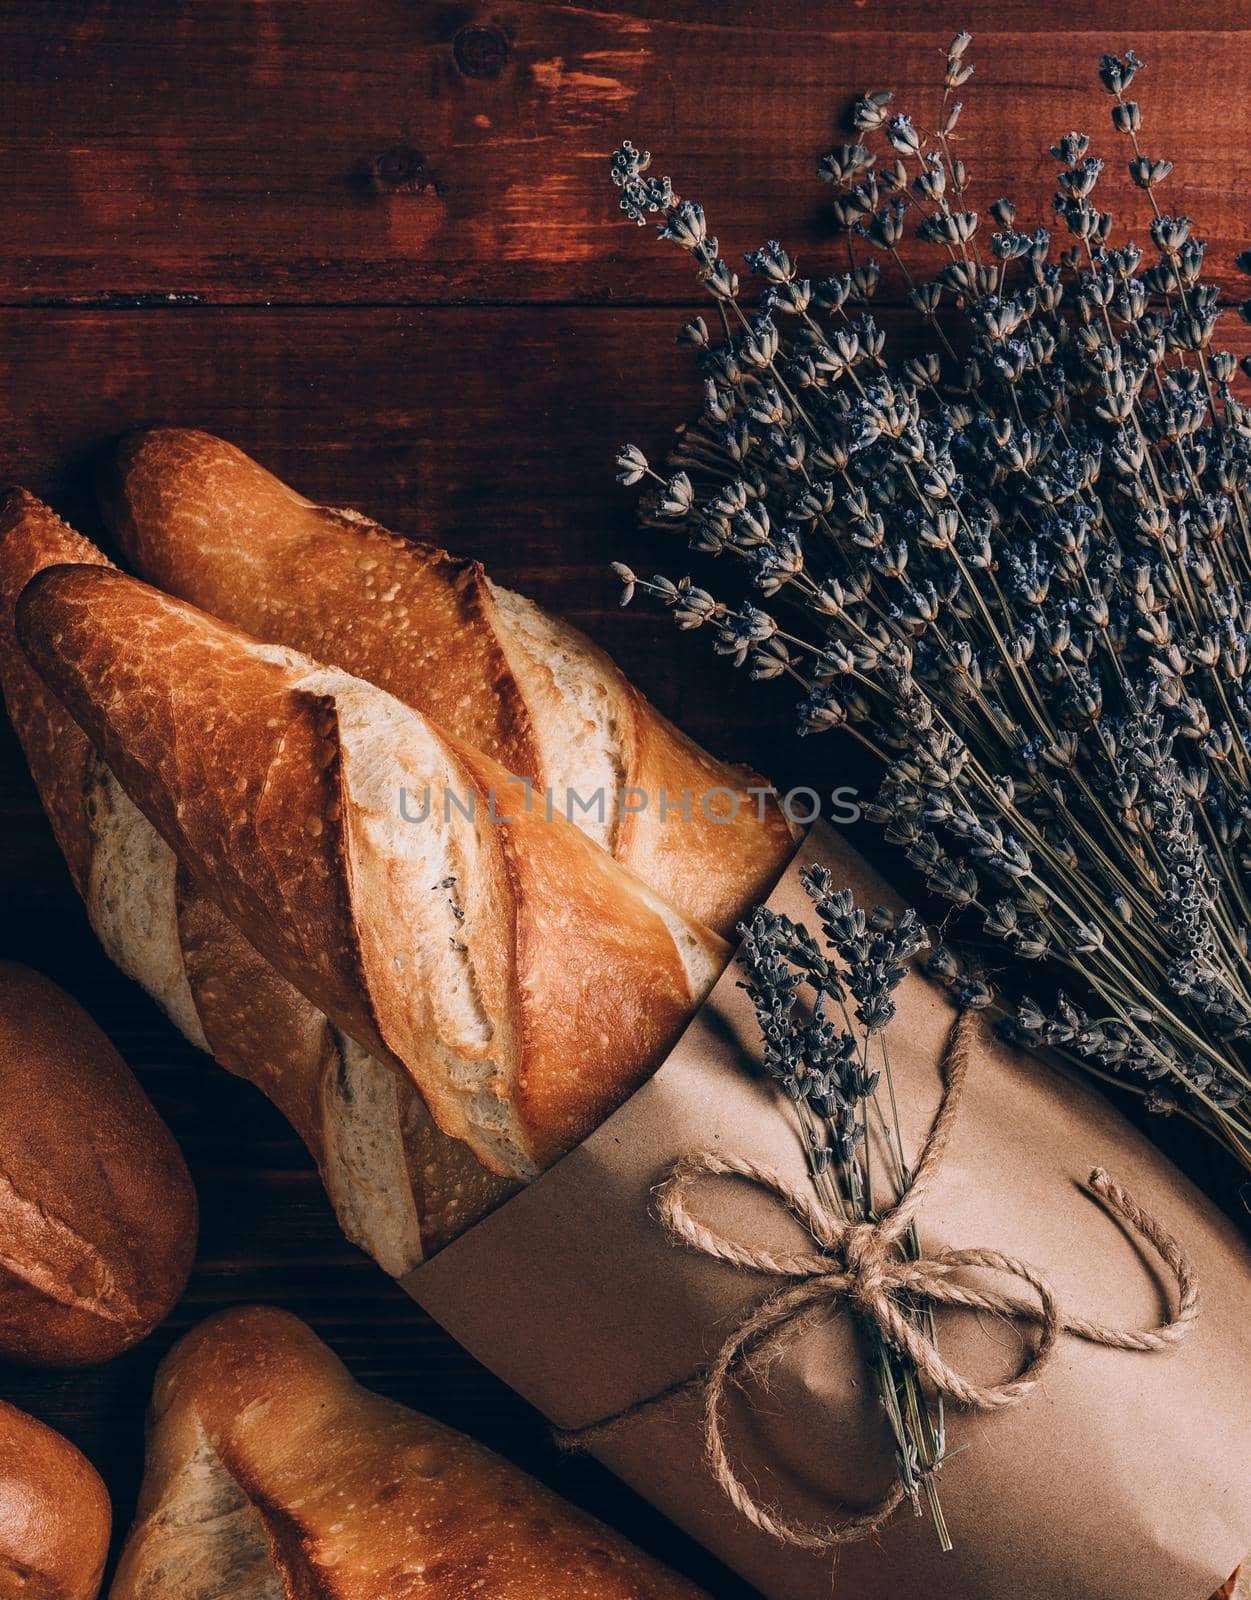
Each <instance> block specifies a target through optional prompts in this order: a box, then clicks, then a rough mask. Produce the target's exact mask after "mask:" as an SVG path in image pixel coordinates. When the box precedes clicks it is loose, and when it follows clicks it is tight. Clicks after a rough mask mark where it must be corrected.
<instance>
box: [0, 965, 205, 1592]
mask: <svg viewBox="0 0 1251 1600" xmlns="http://www.w3.org/2000/svg"><path fill="white" fill-rule="evenodd" d="M195 1241H196V1197H195V1190H194V1188H193V1187H192V1183H191V1175H190V1173H189V1172H188V1171H187V1168H186V1164H185V1162H184V1161H183V1159H182V1155H181V1153H180V1152H179V1149H178V1146H177V1145H176V1144H175V1143H174V1139H173V1135H172V1134H171V1133H170V1131H169V1129H168V1128H167V1127H166V1126H165V1124H164V1123H163V1122H162V1121H161V1119H160V1117H159V1116H158V1115H157V1113H156V1111H155V1109H154V1108H153V1106H152V1103H151V1101H150V1100H149V1099H148V1097H147V1096H146V1095H145V1094H144V1092H143V1090H142V1089H141V1088H140V1087H139V1085H138V1083H137V1082H136V1081H135V1078H134V1077H133V1075H132V1074H131V1072H130V1069H129V1068H128V1067H127V1066H126V1064H125V1062H124V1061H123V1060H122V1059H121V1057H120V1056H119V1055H118V1053H117V1051H116V1050H114V1048H113V1046H112V1045H111V1044H110V1043H109V1041H108V1040H107V1039H106V1038H105V1036H104V1034H103V1033H101V1031H100V1029H99V1028H98V1027H97V1026H96V1025H95V1023H94V1022H93V1021H92V1020H91V1018H90V1017H89V1016H88V1015H87V1014H86V1012H85V1011H83V1010H82V1008H81V1007H80V1006H78V1005H76V1004H75V1002H74V1001H73V1000H71V999H70V997H69V996H68V995H67V994H65V993H63V991H62V990H60V989H58V988H57V987H56V985H55V984H54V983H50V982H49V981H48V979H47V978H43V977H40V975H39V974H38V973H36V972H31V971H30V970H29V968H27V967H21V966H17V965H16V964H14V963H13V962H9V961H0V1355H4V1356H8V1357H10V1358H11V1359H13V1360H17V1361H22V1362H27V1363H30V1364H33V1365H37V1366H90V1365H92V1364H93V1363H95V1362H98V1361H107V1360H108V1359H109V1358H110V1357H111V1356H115V1355H117V1354H118V1353H119V1352H120V1351H122V1350H125V1349H127V1348H128V1347H129V1346H130V1345H132V1344H135V1343H136V1342H137V1341H138V1340H140V1339H142V1338H143V1337H144V1336H145V1335H146V1334H148V1333H150V1332H151V1330H152V1329H153V1328H154V1327H155V1326H156V1325H157V1323H158V1322H160V1321H161V1320H162V1319H163V1318H164V1317H165V1316H166V1315H167V1313H168V1312H169V1310H170V1307H171V1306H172V1305H173V1304H174V1302H175V1300H177V1298H178V1296H179V1295H180V1294H181V1293H182V1290H183V1286H184V1285H185V1283H186V1281H187V1275H188V1273H189V1272H190V1270H191V1261H192V1257H193V1256H194V1254H195ZM58 1592H59V1591H58Z"/></svg>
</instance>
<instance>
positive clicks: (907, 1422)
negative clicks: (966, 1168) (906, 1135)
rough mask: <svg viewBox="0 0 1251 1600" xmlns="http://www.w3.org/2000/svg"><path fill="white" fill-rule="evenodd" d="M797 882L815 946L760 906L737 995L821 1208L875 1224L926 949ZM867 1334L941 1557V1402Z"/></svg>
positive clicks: (898, 1192) (891, 1157)
mask: <svg viewBox="0 0 1251 1600" xmlns="http://www.w3.org/2000/svg"><path fill="white" fill-rule="evenodd" d="M802 882H803V886H804V890H805V892H806V893H807V895H808V898H809V899H810V900H811V901H812V903H813V907H814V909H815V911H816V913H817V917H818V920H819V921H820V925H821V930H822V933H823V935H824V947H823V946H822V944H821V943H819V942H818V941H817V940H816V939H815V938H814V937H813V935H812V933H811V932H810V931H809V930H808V929H807V928H806V927H804V926H803V925H802V924H801V923H797V922H795V921H793V920H792V919H791V918H790V917H787V916H783V915H780V914H779V913H778V912H775V911H771V910H769V908H768V907H766V906H762V907H760V908H758V909H757V911H756V912H755V914H754V916H753V917H752V920H751V922H750V924H748V925H747V926H746V927H744V928H743V930H742V932H743V947H742V950H741V952H740V955H739V960H740V962H741V964H742V966H743V967H744V968H745V970H746V973H747V977H746V980H745V981H744V982H743V984H742V988H743V989H745V990H746V992H747V995H748V997H749V998H750V1000H751V1002H752V1005H753V1007H754V1009H755V1012H756V1020H757V1022H758V1023H759V1025H760V1032H761V1038H762V1040H763V1046H764V1048H763V1053H762V1063H763V1066H764V1069H765V1071H766V1072H767V1073H768V1075H769V1076H770V1077H771V1078H772V1080H773V1081H774V1082H775V1083H776V1084H777V1085H778V1087H779V1088H780V1089H781V1090H782V1091H783V1093H784V1094H785V1095H786V1096H787V1098H788V1099H789V1100H790V1101H791V1103H792V1104H793V1105H794V1106H795V1109H796V1114H797V1116H798V1119H799V1123H800V1127H801V1130H802V1132H803V1137H804V1142H805V1146H806V1148H807V1151H808V1160H809V1163H810V1166H811V1170H812V1179H813V1183H814V1185H815V1186H816V1190H817V1193H818V1195H819V1197H820V1200H821V1203H822V1204H823V1205H824V1206H825V1207H827V1208H828V1210H829V1212H830V1214H831V1215H833V1216H836V1217H838V1218H839V1219H840V1220H841V1221H844V1222H853V1223H864V1222H876V1221H877V1220H878V1217H879V1208H880V1207H881V1206H883V1205H884V1204H887V1203H891V1202H893V1201H895V1200H896V1199H898V1198H899V1197H901V1196H902V1195H903V1194H904V1193H905V1192H906V1191H907V1189H908V1186H909V1183H910V1181H911V1178H912V1171H911V1169H910V1166H909V1163H908V1157H907V1154H906V1152H905V1150H904V1143H903V1134H902V1132H901V1130H900V1121H899V1108H898V1104H897V1102H896V1097H895V1084H894V1078H893V1075H892V1072H891V1059H890V1047H889V1040H888V1034H887V1030H888V1028H889V1025H890V1023H891V1021H892V1020H893V1019H894V1016H895V1013H896V1004H895V998H894V995H895V990H896V989H897V988H898V986H899V984H900V983H901V982H902V981H903V979H904V977H905V976H906V975H907V971H908V964H909V963H910V962H911V961H912V959H913V958H914V957H915V956H916V955H917V954H918V952H920V951H921V950H924V949H925V948H926V947H927V946H928V944H929V938H928V936H927V934H926V932H925V929H924V928H923V926H922V924H921V922H920V919H919V918H918V916H917V914H916V912H915V911H912V910H908V911H904V912H901V913H900V914H899V915H898V916H894V915H892V914H891V913H889V912H887V911H884V910H880V909H879V910H876V911H875V912H874V913H873V914H872V916H871V917H870V916H868V915H866V913H865V912H864V911H863V910H862V909H860V908H859V907H858V906H857V905H856V904H855V901H854V899H853V897H852V895H851V894H850V893H849V892H848V891H846V890H839V889H838V888H836V886H835V884H834V882H833V879H832V876H831V874H830V872H829V869H828V868H826V867H812V868H809V869H808V870H807V871H806V872H804V874H803V875H802ZM808 996H811V1003H810V1004H809V1005H807V1006H805V1005H804V1004H803V1001H804V1000H805V998H807V997H808ZM875 1152H876V1155H877V1164H881V1165H882V1166H883V1167H884V1169H885V1170H883V1171H881V1172H878V1171H876V1170H875V1159H874V1157H875ZM900 1249H901V1252H902V1254H903V1255H904V1257H905V1258H906V1259H909V1260H913V1261H915V1260H917V1259H919V1257H920V1254H921V1247H920V1240H919V1238H918V1236H917V1232H916V1228H915V1226H910V1227H909V1228H908V1230H907V1232H906V1234H905V1235H904V1237H903V1239H902V1240H901V1242H900ZM901 1311H902V1314H903V1315H905V1316H906V1317H907V1318H908V1319H909V1320H910V1321H911V1322H913V1323H914V1325H916V1326H918V1327H919V1328H920V1329H921V1330H922V1331H923V1332H924V1335H925V1337H926V1338H927V1339H929V1341H930V1342H931V1343H932V1344H937V1341H938V1329H937V1326H936V1323H935V1318H934V1313H933V1309H932V1307H929V1306H926V1307H924V1308H917V1307H913V1306H909V1305H907V1304H906V1303H903V1302H901ZM862 1332H863V1333H864V1335H865V1337H866V1340H867V1342H868V1345H869V1349H870V1360H871V1366H872V1369H873V1372H874V1376H875V1378H876V1381H877V1387H878V1394H879V1397H880V1399H881V1402H882V1408H883V1411H884V1413H885V1416H886V1419H887V1422H888V1423H889V1426H890V1429H891V1433H892V1436H893V1438H894V1443H895V1459H896V1463H897V1466H898V1470H899V1482H900V1486H901V1488H902V1490H903V1493H904V1495H905V1496H906V1497H907V1499H908V1500H910V1501H911V1503H912V1505H913V1507H914V1509H915V1510H916V1511H917V1512H918V1514H919V1513H920V1512H921V1510H922V1502H923V1501H924V1504H925V1506H926V1507H927V1508H928V1510H929V1514H930V1516H931V1518H932V1520H933V1523H934V1528H935V1531H936V1533H937V1535H938V1539H939V1543H940V1545H941V1547H942V1548H943V1549H944V1550H950V1549H951V1548H952V1543H951V1537H950V1534H949V1532H948V1529H947V1523H946V1519H945V1518H944V1516H943V1510H942V1503H941V1501H940V1499H939V1494H938V1484H937V1475H938V1471H939V1469H940V1468H941V1466H942V1464H943V1461H944V1460H945V1458H946V1455H947V1453H948V1452H947V1446H946V1426H945V1418H944V1414H943V1399H942V1395H941V1394H939V1395H935V1396H934V1397H932V1398H931V1397H930V1396H929V1395H927V1393H926V1392H925V1389H924V1387H923V1385H922V1383H921V1381H920V1378H919V1375H918V1373H917V1370H916V1368H915V1366H914V1365H913V1364H912V1362H911V1361H910V1360H909V1358H908V1355H907V1352H906V1351H904V1350H902V1349H900V1348H898V1347H896V1346H895V1345H893V1344H891V1343H890V1342H888V1341H887V1340H886V1339H885V1338H883V1337H882V1334H881V1331H880V1329H878V1328H877V1327H876V1326H874V1325H873V1324H872V1323H868V1322H866V1323H865V1324H864V1326H863V1328H862Z"/></svg>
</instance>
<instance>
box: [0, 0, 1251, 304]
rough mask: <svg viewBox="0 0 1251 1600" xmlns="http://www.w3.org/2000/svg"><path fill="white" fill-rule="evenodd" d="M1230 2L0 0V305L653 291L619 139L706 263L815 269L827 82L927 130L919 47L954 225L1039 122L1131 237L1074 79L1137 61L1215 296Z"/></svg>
mask: <svg viewBox="0 0 1251 1600" xmlns="http://www.w3.org/2000/svg"><path fill="white" fill-rule="evenodd" d="M1248 25H1249V19H1248V14H1247V12H1246V10H1245V8H1243V7H1240V6H1237V5H1232V4H1230V3H1228V0H1196V3H1195V4H1193V5H1182V4H1180V3H1177V0H1145V3H1141V4H1135V3H1134V0H1102V4H1100V5H1099V6H1098V7H1096V8H1092V7H1090V6H1089V5H1083V4H1080V3H1079V0H1051V3H1049V4H1046V5H1038V4H1037V3H1031V0H1004V3H1002V4H996V3H994V0H908V3H894V4H890V3H883V0H855V3H853V0H813V3H806V4H802V5H801V4H794V3H792V4H785V5H784V4H781V3H769V0H717V3H716V4H712V3H709V0H680V3H676V4H665V3H663V0H618V3H616V4H612V5H608V4H601V5H565V4H552V3H536V0H505V3H503V4H502V5H500V6H498V7H496V6H494V5H492V6H490V7H488V6H486V5H483V4H478V3H476V0H462V3H454V0H448V3H412V0H369V3H367V4H364V3H359V0H354V3H339V4H328V3H326V0H196V3H195V4H194V5H169V4H164V3H161V0H128V3H127V4H124V5H122V4H107V3H102V0H97V3H89V0H9V3H7V4H6V5H5V6H4V7H2V8H0V104H3V107H4V111H3V118H4V137H3V141H2V144H0V192H2V193H3V194H4V196H5V227H4V230H3V234H2V235H0V301H9V302H15V303H46V302H48V301H50V300H57V301H65V300H72V301H77V302H86V303H96V304H102V305H109V304H126V303H144V302H154V303H159V302H160V301H161V300H163V299H167V298H174V299H179V298H182V299H203V300H211V301H216V302H235V303H247V302H264V303H270V302H332V301H333V302H365V301H376V300H402V301H416V302H437V301H441V300H446V299H454V300H458V301H463V300H488V301H499V300H505V301H512V302H517V301H526V300H533V299H536V298H542V299H545V300H571V299H574V300H602V299H610V298H612V299H618V300H625V301H635V300H646V299H660V300H672V299H674V298H675V297H678V296H681V295H684V294H685V293H686V292H687V273H686V270H685V267H684V264H683V263H682V262H681V260H679V259H678V258H677V254H676V252H671V253H670V257H669V259H668V260H667V261H666V262H664V263H657V262H656V261H655V260H654V258H653V256H652V253H651V250H650V248H649V242H648V239H647V236H646V233H644V234H643V235H642V236H639V235H638V234H636V233H635V232H634V231H633V230H631V229H629V228H628V227H625V226H623V225H622V223H621V221H620V219H619V217H618V215H617V213H616V212H615V210H614V205H615V196H614V194H613V191H612V189H611V187H610V185H609V183H608V181H607V177H606V171H607V166H606V158H607V155H608V153H609V152H610V151H611V150H612V149H613V148H614V146H615V145H616V144H617V143H618V142H619V141H620V140H621V139H622V138H623V137H626V136H630V137H633V138H634V139H635V140H636V141H638V142H639V143H641V144H643V145H645V146H647V147H650V148H651V149H652V150H653V151H655V152H656V155H657V159H658V161H659V163H660V165H661V167H662V169H663V170H664V171H671V172H672V173H673V174H674V177H675V181H676V182H678V184H679V187H680V188H685V189H689V191H690V192H691V193H697V194H698V195H699V196H700V197H701V198H702V199H703V200H704V201H705V203H706V204H707V206H708V209H709V214H710V216H711V217H712V218H713V219H714V223H715V226H716V229H717V232H718V233H719V234H720V236H721V238H722V242H723V246H724V247H725V248H726V249H727V251H732V252H733V253H735V254H738V253H740V252H741V251H743V250H748V249H752V248H754V247H755V246H756V245H758V244H760V243H761V242H763V240H764V239H765V238H766V237H768V236H770V235H772V234H776V233H778V232H781V233H782V234H783V236H784V237H785V239H786V240H787V242H788V243H789V244H790V246H791V248H792V249H793V250H794V251H796V252H798V253H799V255H801V256H802V257H803V258H804V260H805V262H806V263H811V264H815V263H816V262H817V261H818V260H819V259H820V258H821V256H822V255H823V254H824V253H825V252H826V251H827V249H828V238H827V230H826V228H825V226H824V224H823V209H822V208H823V190H822V188H821V186H820V185H819V184H818V183H817V182H816V178H815V169H816V163H817V161H818V159H819V157H820V156H821V154H822V153H823V152H824V151H825V150H827V149H829V148H830V147H831V146H832V145H833V144H836V143H838V142H839V141H840V137H841V134H840V127H841V124H842V119H843V118H844V117H845V114H846V112H847V110H848V108H849V106H850V104H851V102H852V100H853V98H854V97H855V95H856V94H857V93H859V92H860V91H861V90H863V89H866V88H881V87H885V86H889V87H891V88H894V89H895V90H897V92H898V97H899V104H900V106H901V108H905V109H909V110H911V111H913V112H914V113H915V115H916V118H917V121H918V125H920V126H924V125H926V123H927V122H931V121H932V120H933V116H934V110H933V108H934V106H935V104H936V97H935V92H934V91H935V84H936V82H937V79H938V76H939V74H940V73H941V70H942V54H941V51H942V47H943V46H944V45H945V44H946V42H947V41H948V40H949V39H950V37H951V36H952V34H953V33H954V32H955V31H956V30H957V29H958V28H961V27H967V28H969V29H971V30H972V31H973V32H974V34H975V43H974V48H973V50H972V52H971V55H970V59H973V60H975V61H976V63H977V74H976V76H975V78H974V80H973V82H972V83H970V84H969V85H968V87H967V89H966V90H965V91H964V93H963V98H964V100H965V102H966V113H965V119H964V123H963V124H962V129H961V131H962V134H963V136H964V141H965V142H964V145H963V146H962V148H963V149H964V150H965V151H967V154H968V158H969V161H970V165H971V167H972V169H973V171H974V175H975V180H976V182H975V189H974V192H975V195H976V196H977V197H978V198H979V199H980V201H981V205H982V209H983V211H985V209H986V206H987V205H988V204H989V203H990V201H991V200H993V199H994V198H995V197H996V196H997V195H999V194H1002V193H1004V192H1012V193H1014V194H1016V195H1017V196H1018V197H1019V198H1020V199H1021V201H1022V216H1023V217H1030V216H1037V217H1040V218H1041V217H1042V216H1044V215H1045V213H1046V209H1047V207H1048V205H1049V203H1050V185H1051V173H1052V167H1053V162H1052V160H1051V158H1050V157H1049V156H1048V154H1047V146H1048V145H1049V144H1050V143H1051V142H1053V141H1054V139H1055V138H1057V137H1058V136H1059V135H1060V134H1062V133H1064V132H1066V131H1067V130H1068V129H1069V128H1070V127H1073V126H1077V127H1080V128H1082V129H1084V130H1085V131H1087V132H1089V133H1091V134H1092V135H1094V136H1095V138H1096V140H1097V144H1098V148H1099V149H1100V151H1101V152H1102V153H1104V154H1106V155H1107V156H1108V157H1109V161H1110V165H1109V172H1108V174H1107V177H1106V180H1105V185H1104V188H1103V190H1101V194H1105V195H1106V197H1107V199H1108V201H1109V202H1115V203H1117V204H1118V205H1121V204H1123V205H1124V207H1125V214H1126V217H1127V220H1131V221H1132V222H1133V224H1134V226H1135V228H1136V229H1137V231H1138V232H1139V234H1140V236H1141V235H1145V232H1146V220H1145V219H1146V215H1147V213H1146V208H1145V205H1144V203H1143V197H1142V196H1140V195H1135V194H1134V193H1133V192H1132V191H1131V190H1129V187H1128V180H1127V177H1126V174H1125V151H1124V148H1123V142H1122V141H1119V140H1118V139H1116V138H1115V137H1114V135H1113V132H1112V128H1111V124H1110V121H1109V113H1108V100H1107V97H1106V95H1105V94H1104V93H1103V91H1102V89H1101V88H1100V86H1099V84H1098V82H1097V80H1096V77H1095V67H1096V64H1097V60H1098V56H1099V54H1100V52H1101V51H1102V50H1105V49H1109V48H1111V49H1116V50H1123V49H1125V48H1126V47H1128V46H1131V45H1133V46H1136V47H1137V48H1138V49H1139V52H1140V54H1141V55H1142V56H1143V57H1145V59H1146V60H1147V63H1148V70H1147V72H1146V73H1144V74H1143V76H1142V77H1141V78H1140V79H1139V80H1138V83H1137V84H1136V86H1135V93H1138V94H1139V97H1140V99H1141V101H1142V104H1143V109H1144V116H1145V130H1146V131H1145V135H1144V137H1145V140H1146V144H1147V148H1148V150H1149V153H1151V154H1152V155H1165V156H1168V157H1169V158H1171V159H1173V160H1174V161H1176V162H1177V164H1178V170H1177V173H1176V174H1175V176H1174V177H1173V179H1171V180H1170V184H1169V186H1168V187H1167V189H1166V191H1165V193H1166V196H1167V203H1168V204H1169V205H1171V206H1172V207H1173V208H1175V209H1177V210H1184V211H1186V212H1187V213H1189V214H1190V215H1191V216H1193V217H1195V218H1197V219H1198V222H1199V228H1200V232H1201V233H1202V234H1203V235H1204V236H1205V237H1207V238H1208V239H1210V241H1211V257H1212V261H1213V263H1214V267H1215V270H1216V271H1217V272H1218V273H1219V274H1221V275H1223V276H1225V277H1229V275H1230V273H1231V268H1232V263H1233V259H1234V256H1235V255H1236V253H1237V252H1238V251H1239V250H1240V249H1242V248H1243V246H1244V244H1245V243H1247V242H1248V241H1247V238H1246V215H1245V208H1244V206H1243V204H1242V197H1243V196H1244V195H1245V194H1246V193H1247V192H1248V189H1251V147H1249V146H1248V144H1247V142H1246V141H1245V140H1243V139H1238V138H1236V137H1232V136H1231V131H1232V130H1233V129H1235V128H1237V126H1238V123H1239V118H1240V115H1241V108H1242V107H1243V106H1244V105H1245V104H1246V103H1247V100H1248V98H1251V48H1248V34H1247V31H1246V30H1247V28H1248Z"/></svg>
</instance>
